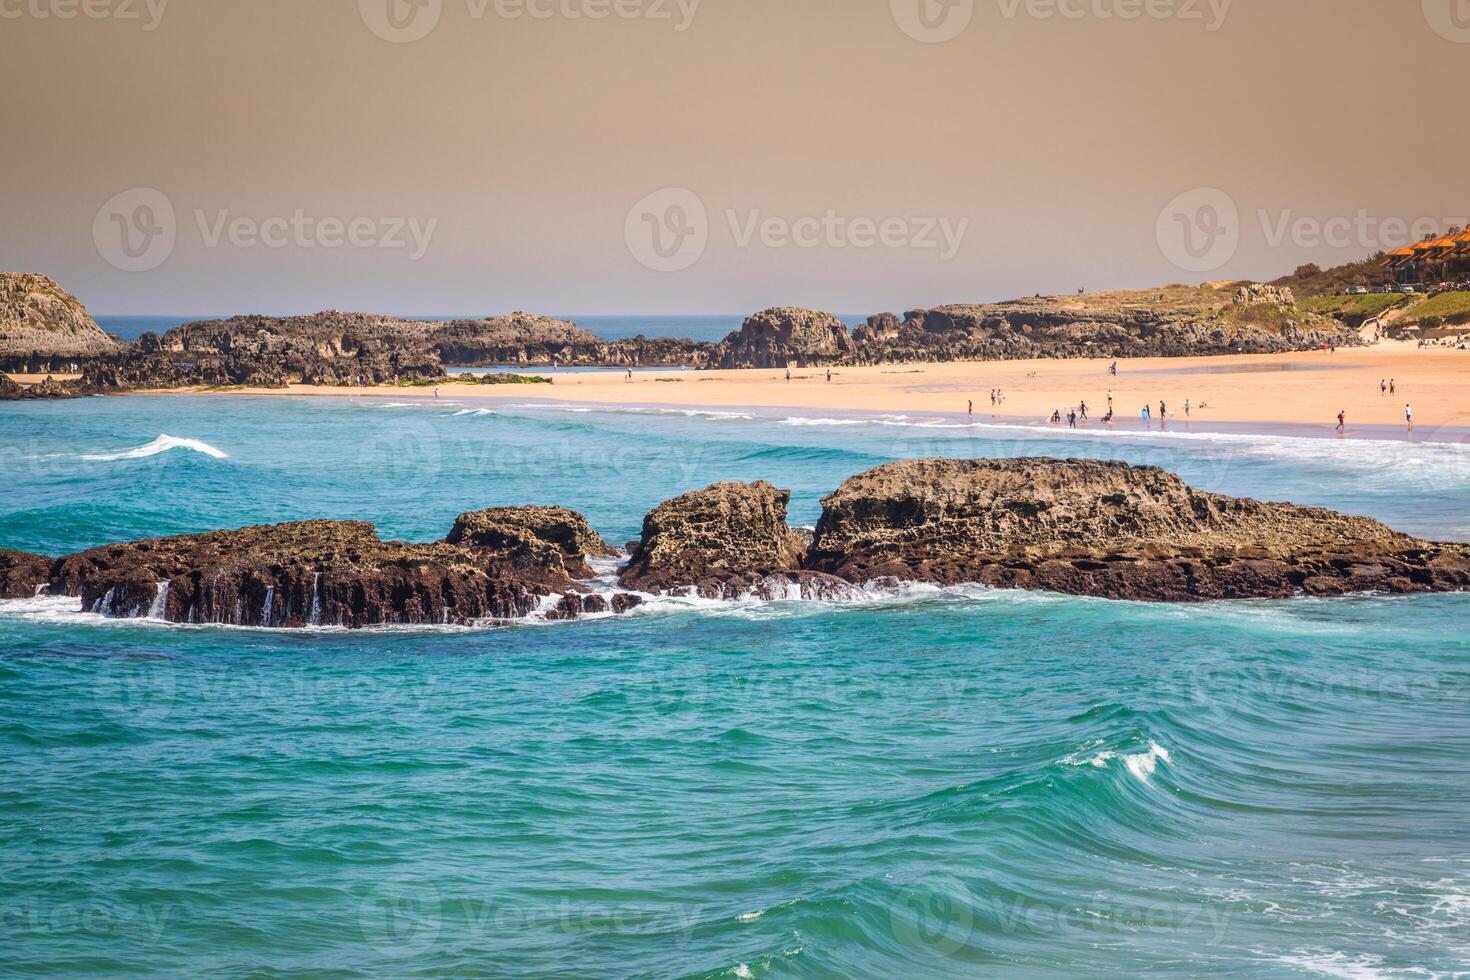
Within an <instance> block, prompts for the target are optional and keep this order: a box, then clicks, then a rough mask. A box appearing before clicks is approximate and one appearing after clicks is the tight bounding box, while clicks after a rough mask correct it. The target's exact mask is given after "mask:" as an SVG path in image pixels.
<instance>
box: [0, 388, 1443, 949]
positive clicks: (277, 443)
mask: <svg viewBox="0 0 1470 980" xmlns="http://www.w3.org/2000/svg"><path fill="white" fill-rule="evenodd" d="M927 455H948V456H963V457H970V456H1019V455H1052V456H1062V457H1098V458H1119V459H1125V460H1128V461H1130V462H1134V463H1148V464H1153V465H1159V466H1163V467H1165V468H1167V469H1170V470H1173V471H1175V472H1178V473H1180V474H1181V475H1182V476H1184V477H1185V478H1186V479H1187V480H1189V481H1190V482H1191V483H1193V484H1195V485H1196V486H1199V487H1202V488H1204V489H1208V490H1215V491H1221V492H1226V493H1232V494H1242V495H1249V496H1256V497H1261V498H1266V499H1272V500H1291V501H1294V502H1298V503H1303V504H1315V505H1322V506H1327V507H1333V508H1338V509H1342V510H1347V511H1351V512H1355V513H1363V514H1369V515H1372V516H1374V517H1378V518H1381V519H1383V520H1385V521H1387V522H1389V523H1390V524H1392V525H1394V526H1396V527H1398V528H1400V529H1402V530H1405V531H1410V532H1413V533H1417V534H1421V535H1426V536H1431V537H1441V538H1447V539H1456V540H1470V508H1467V506H1466V500H1467V499H1470V447H1467V446H1466V445H1465V444H1463V443H1445V444H1440V443H1433V442H1417V443H1410V442H1402V441H1389V440H1383V441H1375V440H1356V441H1347V442H1336V441H1332V442H1329V441H1326V440H1316V439H1310V438H1294V437H1288V436H1282V435H1279V434H1273V435H1254V434H1250V433H1232V434H1221V433H1186V432H1172V433H1168V434H1159V433H1152V434H1146V433H1142V432H1136V433H1114V434H1104V433H1096V434H1094V433H1072V432H1067V431H1054V430H1034V429H1023V428H1007V427H1005V426H997V425H991V424H979V425H967V424H964V423H963V422H961V421H959V420H952V419H925V418H904V417H898V416H887V417H879V416H834V417H830V418H821V417H797V416H792V415H791V414H790V413H780V412H776V413H763V412H754V411H751V412H742V411H738V410H731V411H722V412H695V411H676V410H660V409H657V408H654V407H649V408H646V409H641V410H626V409H625V410H617V411H614V410H602V409H596V408H557V407H552V406H546V405H540V404H537V403H535V402H534V400H531V399H528V400H527V401H526V402H525V403H509V402H494V403H490V402H472V401H468V400H466V401H463V402H450V401H441V402H430V403H424V402H420V403H417V404H408V403H401V402H394V401H391V400H388V399H384V398H381V397H380V398H311V399H291V398H283V397H245V396H210V397H170V396H163V397H126V398H107V399H101V398H94V399H82V400H77V401H70V402H60V403H14V404H10V405H6V406H5V407H3V408H0V485H3V486H4V489H5V492H4V493H3V494H0V547H12V548H21V549H26V550H34V551H42V552H46V553H51V554H60V553H65V552H69V551H74V550H77V549H81V548H86V547H89V546H92V545H97V544H102V543H106V542H110V541H119V540H127V539H132V538H137V537H142V536H148V535H159V534H173V533H183V532H193V531H201V530H207V529H213V528H218V527H238V526H243V525H247V524H255V523H264V522H276V521H285V520H294V519H302V518H310V517H336V518H359V519H365V520H370V521H373V522H374V523H376V524H377V526H378V527H379V530H380V531H381V533H382V534H383V536H384V537H399V538H404V539H409V540H432V539H435V538H439V537H442V536H443V535H444V534H445V533H446V532H447V531H448V529H449V527H450V525H451V523H452V522H453V519H454V517H455V515H457V514H458V513H460V512H462V511H467V510H472V509H478V508H483V507H488V506H493V505H499V504H515V503H557V504H564V505H567V506H570V507H573V508H576V509H579V510H582V511H583V512H585V513H586V514H587V516H588V517H589V519H590V520H591V522H592V523H593V525H594V526H595V527H596V528H597V529H598V530H599V531H601V532H602V533H603V535H604V536H605V537H607V538H608V539H609V540H611V541H614V542H617V543H621V542H624V541H627V540H629V539H631V538H633V537H635V536H636V535H637V533H638V530H639V527H640V525H641V521H642V517H643V515H644V513H645V512H646V511H647V510H648V509H650V508H651V507H653V506H654V505H656V504H657V503H659V502H660V501H662V500H664V499H666V498H668V497H671V496H674V495H676V494H678V493H680V492H683V491H685V490H688V489H691V488H695V487H700V486H704V485H706V484H708V483H711V482H714V481H716V480H721V479H745V480H753V479H767V480H770V481H772V482H774V483H776V484H778V485H780V486H783V487H789V488H791V489H792V491H793V500H792V513H791V519H792V522H793V523H794V524H806V525H810V524H812V523H814V522H815V520H816V518H817V515H818V514H819V512H820V500H821V497H822V496H823V494H825V493H827V492H830V491H831V490H832V489H834V488H835V487H836V486H837V485H838V484H839V483H840V482H841V481H842V480H843V479H845V478H846V477H848V476H851V475H853V474H855V473H858V472H860V471H862V470H865V469H868V468H870V467H872V466H876V465H878V464H880V463H883V462H885V461H888V460H892V459H898V458H907V457H915V456H927ZM0 702H3V706H4V710H3V711H0V842H3V847H0V855H3V857H0V860H3V861H4V864H5V867H4V873H3V874H0V937H3V938H0V975H16V976H35V975H78V974H89V975H90V974H103V975H119V976H121V975H128V976H132V975H139V974H149V975H165V976H177V977H189V978H193V977H199V976H205V975H232V976H233V975H244V974H250V975H260V976H329V977H379V976H395V977H399V976H428V975H435V976H439V975H456V976H458V975H475V976H517V975H532V976H566V977H581V976H631V975H637V976H660V977H662V976H679V977H732V978H752V977H770V976H778V977H830V976H852V977H875V978H879V977H881V978H889V977H896V976H898V977H929V976H973V977H1037V978H1041V977H1054V976H1059V975H1062V976H1139V975H1164V976H1170V975H1173V976H1197V975H1202V974H1228V975H1233V976H1247V977H1292V976H1296V977H1313V976H1351V977H1378V976H1385V977H1430V976H1450V975H1455V974H1463V973H1465V972H1466V971H1467V970H1470V846H1467V845H1470V597H1467V596H1463V595H1451V596H1415V597H1367V596H1354V597H1347V598H1342V599H1333V600H1307V599H1303V600H1291V601H1262V602H1225V603H1211V604H1205V605H1199V606H1161V605H1146V604H1138V603H1113V602H1105V601H1098V600H1090V599H1083V598H1071V597H1062V596H1055V595H1045V594H1029V593H1018V592H1000V591H988V590H984V589H978V588H954V589H934V588H918V587H914V588H908V589H896V590H890V591H873V592H871V593H870V594H868V595H866V596H865V597H864V598H863V599H862V600H861V601H853V602H847V603H841V604H834V603H822V602H774V603H764V604H762V603H722V602H715V601H695V600H674V599H665V600H658V601H654V602H652V603H650V604H649V606H648V607H647V608H644V609H640V610H638V611H636V612H635V613H634V614H632V615H630V616H628V617H624V618H619V619H603V620H593V621H586V622H576V623H562V624H544V623H536V624H525V625H518V626H513V627H509V628H500V629H483V630H468V629H440V630H408V629H405V630H379V631H369V632H362V633H348V632H344V631H334V630H327V629H321V630H313V631H294V632H270V631H262V630H242V629H227V628H213V627H178V626H169V625H166V624H162V623H149V622H137V621H129V622H116V621H105V620H102V619H100V618H98V617H95V616H90V615H86V614H82V613H80V612H77V611H76V610H75V608H74V604H70V603H67V602H66V601H65V600H60V599H48V598H41V599H33V600H17V601H12V602H6V603H0Z"/></svg>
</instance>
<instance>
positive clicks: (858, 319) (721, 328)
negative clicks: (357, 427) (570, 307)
mask: <svg viewBox="0 0 1470 980" xmlns="http://www.w3.org/2000/svg"><path fill="white" fill-rule="evenodd" d="M234 315H235V314H209V313H205V314H198V315H192V316H165V315H163V314H131V315H125V316H106V315H102V316H97V317H95V319H96V321H97V325H98V326H100V327H101V328H102V329H103V330H106V331H107V332H108V333H110V334H115V335H116V336H119V337H121V338H122V339H124V340H137V339H138V338H139V337H141V336H142V335H143V334H145V333H149V332H152V333H158V334H161V333H164V332H165V331H168V330H173V329H174V328H175V327H181V326H183V325H184V324H186V323H196V322H198V321H200V320H225V319H228V318H229V317H231V316H234ZM485 315H486V314H446V315H444V316H411V317H407V318H406V319H409V320H424V321H430V322H433V321H439V320H458V319H478V318H480V317H483V316H485ZM553 315H554V316H556V317H557V319H560V320H570V321H571V322H573V323H575V324H577V325H578V326H580V327H586V328H587V329H588V330H591V331H592V332H593V333H595V334H597V336H599V337H601V338H602V339H604V340H623V339H625V338H628V337H636V336H638V335H639V334H643V335H644V336H646V337H683V338H687V339H689V340H708V341H714V342H718V341H721V340H724V339H725V338H726V337H728V336H729V335H730V334H731V333H733V332H735V331H736V330H739V329H740V325H741V324H742V323H744V322H745V317H746V314H743V313H741V314H736V313H731V314H689V315H665V314H660V315H639V314H631V315H617V316H611V315H600V314H595V315H587V316H566V315H562V314H553ZM838 317H839V318H840V319H841V320H842V322H843V323H846V324H847V325H848V326H853V325H854V324H858V323H862V322H863V321H865V320H866V319H867V316H866V315H865V314H845V313H840V314H838Z"/></svg>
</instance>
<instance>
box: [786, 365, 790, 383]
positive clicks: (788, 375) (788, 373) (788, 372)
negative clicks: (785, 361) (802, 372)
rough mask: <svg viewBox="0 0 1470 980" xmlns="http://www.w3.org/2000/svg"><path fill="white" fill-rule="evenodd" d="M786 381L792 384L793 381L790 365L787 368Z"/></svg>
mask: <svg viewBox="0 0 1470 980" xmlns="http://www.w3.org/2000/svg"><path fill="white" fill-rule="evenodd" d="M786 383H787V384H790V383H791V368H789V367H788V368H787V369H786Z"/></svg>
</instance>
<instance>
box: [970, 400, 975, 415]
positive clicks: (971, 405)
mask: <svg viewBox="0 0 1470 980" xmlns="http://www.w3.org/2000/svg"><path fill="white" fill-rule="evenodd" d="M969 405H970V408H969V415H970V418H972V419H973V418H974V417H975V401H974V399H970V400H969Z"/></svg>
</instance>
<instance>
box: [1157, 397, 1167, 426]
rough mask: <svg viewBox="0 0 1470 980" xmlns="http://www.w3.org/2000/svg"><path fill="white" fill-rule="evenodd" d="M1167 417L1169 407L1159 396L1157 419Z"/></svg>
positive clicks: (1161, 419)
mask: <svg viewBox="0 0 1470 980" xmlns="http://www.w3.org/2000/svg"><path fill="white" fill-rule="evenodd" d="M1168 417H1169V409H1168V408H1167V407H1166V406H1165V405H1164V400H1163V399H1162V398H1160V399H1159V421H1160V422H1162V421H1164V419H1166V418H1168Z"/></svg>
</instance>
